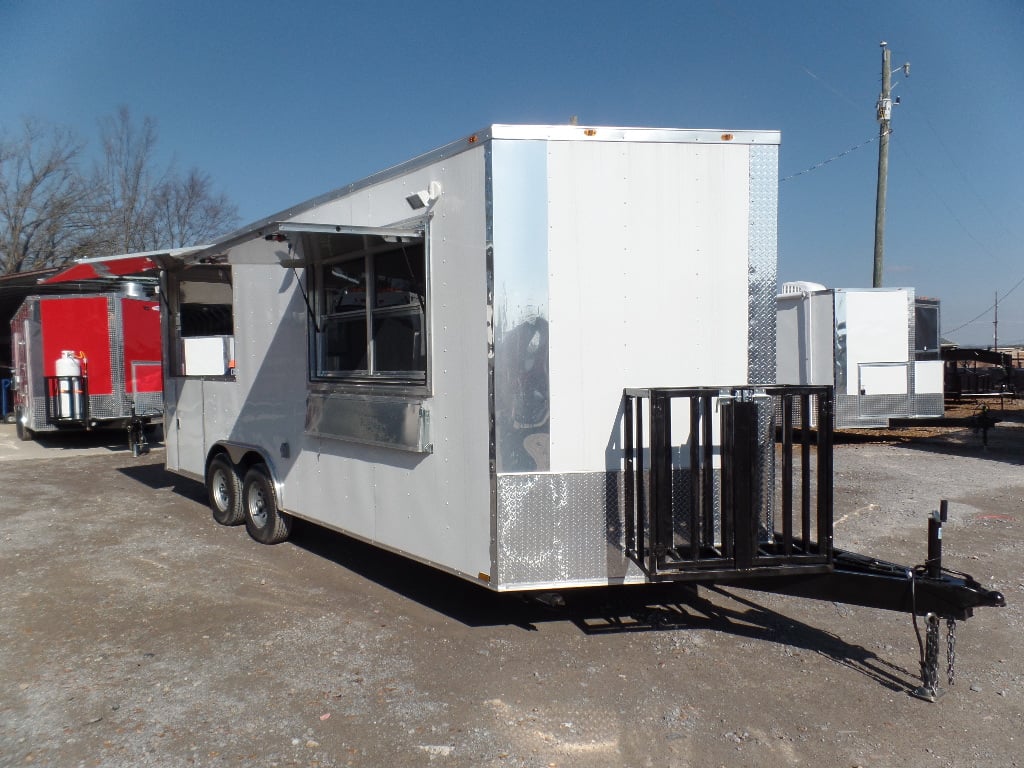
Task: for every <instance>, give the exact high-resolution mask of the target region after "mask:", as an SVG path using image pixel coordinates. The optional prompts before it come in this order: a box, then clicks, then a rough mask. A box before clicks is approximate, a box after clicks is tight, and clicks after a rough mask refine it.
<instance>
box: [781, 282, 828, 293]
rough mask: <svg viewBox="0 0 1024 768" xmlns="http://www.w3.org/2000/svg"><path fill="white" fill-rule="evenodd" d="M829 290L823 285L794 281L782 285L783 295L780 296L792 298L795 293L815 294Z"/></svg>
mask: <svg viewBox="0 0 1024 768" xmlns="http://www.w3.org/2000/svg"><path fill="white" fill-rule="evenodd" d="M826 290H828V289H827V288H826V287H825V286H824V285H822V284H821V283H810V282H808V281H806V280H794V281H793V282H790V283H783V284H782V293H780V294H779V295H780V296H791V295H792V294H794V293H814V292H815V291H826Z"/></svg>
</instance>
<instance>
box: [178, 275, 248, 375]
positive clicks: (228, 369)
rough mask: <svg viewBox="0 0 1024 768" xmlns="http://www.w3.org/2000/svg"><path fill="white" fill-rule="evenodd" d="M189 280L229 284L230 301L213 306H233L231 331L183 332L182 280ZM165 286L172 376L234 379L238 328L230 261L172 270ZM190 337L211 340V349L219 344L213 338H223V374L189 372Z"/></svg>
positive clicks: (208, 344) (230, 310)
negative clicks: (209, 332)
mask: <svg viewBox="0 0 1024 768" xmlns="http://www.w3.org/2000/svg"><path fill="white" fill-rule="evenodd" d="M188 283H209V284H212V285H223V286H227V289H228V292H229V295H230V303H228V304H222V303H216V304H214V305H212V306H226V307H228V308H229V315H230V320H231V333H213V334H204V333H189V334H187V335H185V334H183V333H182V330H183V328H182V326H183V323H182V307H183V302H182V284H188ZM164 286H165V289H164V291H162V293H164V294H165V295H166V302H165V304H166V307H165V309H166V310H167V312H168V323H167V336H168V338H167V355H166V356H165V357H166V362H165V365H166V371H167V375H168V377H170V378H182V379H224V380H234V378H235V375H234V367H233V366H234V342H235V335H236V331H237V328H236V322H235V280H234V274H233V271H232V269H231V267H230V265H228V264H222V265H216V266H214V265H196V266H190V267H186V268H185V269H180V270H168V271H167V272H166V277H165V280H164ZM186 339H202V340H206V341H208V342H209V343H207V344H206V345H204V346H206V347H207V348H208V349H209V350H212V349H213V348H215V347H216V346H218V345H217V344H216V343H213V340H215V339H218V340H220V345H219V346H220V347H221V349H222V353H223V357H224V372H223V373H219V374H218V373H211V372H205V373H204V372H200V373H187V372H186V371H187V365H186V364H187V359H186V358H187V354H186V346H187V342H186ZM197 351H198V350H197Z"/></svg>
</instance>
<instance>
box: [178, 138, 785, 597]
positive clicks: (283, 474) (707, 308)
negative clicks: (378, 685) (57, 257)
mask: <svg viewBox="0 0 1024 768" xmlns="http://www.w3.org/2000/svg"><path fill="white" fill-rule="evenodd" d="M778 145H779V134H778V133H777V132H774V131H750V132H744V131H734V132H723V131H711V130H675V129H641V128H607V127H582V126H580V127H577V126H511V125H493V126H491V127H490V128H488V129H486V130H483V131H480V132H477V133H475V134H473V135H470V136H467V137H465V138H463V139H461V140H459V141H457V142H454V143H452V144H449V145H447V146H445V147H442V148H441V149H438V150H436V151H433V152H430V153H429V154H426V155H423V156H421V157H418V158H416V159H414V160H411V161H409V162H406V163H404V164H402V165H399V166H397V167H394V168H391V169H389V170H386V171H384V172H382V173H378V174H376V175H374V176H371V177H369V178H367V179H365V180H363V181H360V182H357V183H354V184H351V185H349V186H346V187H343V188H341V189H338V190H336V191H334V192H332V193H329V194H327V195H324V196H322V197H318V198H315V199H313V200H310V201H309V202H306V203H303V204H301V205H298V206H296V207H294V208H291V209H289V210H286V211H283V212H282V213H280V214H277V215H275V216H271V217H269V218H267V219H264V220H262V221H259V222H256V223H255V224H253V225H251V226H249V227H246V228H244V229H243V230H241V231H239V232H236V233H234V234H232V235H229V236H227V237H225V238H224V239H223V240H222V241H220V242H218V243H214V244H212V245H210V246H208V247H203V248H200V249H195V250H194V251H193V252H191V253H189V254H188V255H187V256H186V257H185V258H183V259H178V260H176V261H174V262H173V263H169V264H168V269H166V271H165V272H164V286H163V291H164V295H165V297H166V299H167V301H168V304H169V311H168V312H167V313H166V317H167V319H168V321H169V324H168V329H167V331H168V332H167V344H168V348H167V350H166V353H167V354H166V358H165V359H166V360H167V365H166V368H165V370H166V378H165V382H164V389H165V398H166V409H167V410H166V419H165V421H166V425H165V430H166V450H167V468H168V469H170V470H172V471H174V472H177V473H181V474H183V475H187V476H190V477H193V478H196V479H200V480H203V481H204V482H205V483H206V484H207V486H208V488H209V492H210V496H211V503H212V505H213V507H214V515H215V517H217V519H218V520H219V521H221V522H225V523H237V522H241V521H242V520H243V519H244V520H245V521H246V523H247V526H248V527H249V530H250V533H252V534H253V536H254V537H255V538H257V539H259V540H262V541H267V542H272V541H277V540H280V539H283V538H284V537H286V536H287V534H288V525H289V522H290V519H291V518H292V517H297V518H303V519H306V520H310V521H313V522H315V523H318V524H320V525H323V526H326V527H328V528H331V529H335V530H338V531H341V532H344V533H346V534H348V535H351V536H354V537H357V538H359V539H363V540H365V541H367V542H372V543H373V544H375V545H378V546H380V547H384V548H387V549H389V550H393V551H396V552H399V553H402V554H404V555H407V556H409V557H412V558H415V559H418V560H420V561H423V562H426V563H430V564H432V565H434V566H436V567H439V568H441V569H444V570H446V571H450V572H451V573H454V574H458V575H459V576H462V577H465V578H467V579H471V580H473V581H476V582H480V583H483V584H486V585H488V586H489V587H490V588H492V589H495V590H523V589H536V588H543V587H550V586H574V585H596V584H609V583H621V582H625V581H643V580H644V579H645V577H644V574H643V573H642V571H641V570H640V569H639V568H638V567H637V566H636V565H635V564H634V563H633V562H632V561H631V560H630V559H629V558H628V557H627V556H626V554H625V552H624V551H623V546H622V543H621V541H620V540H617V539H616V536H618V539H621V534H622V525H621V523H620V522H619V520H620V518H621V516H622V501H621V496H622V483H621V482H620V480H621V477H622V472H623V464H624V455H623V446H622V438H621V431H622V426H621V424H622V416H623V390H624V389H625V388H628V387H644V386H649V385H651V384H676V383H679V382H686V383H687V384H691V385H701V384H707V385H712V384H718V383H721V382H734V383H744V384H747V383H750V384H770V383H771V382H772V379H773V377H774V375H775V330H774V312H775V303H774V302H775V283H776V209H777V190H778V172H777V159H778ZM263 509H266V510H269V512H268V514H265V515H263V514H262V513H261V510H263ZM277 510H280V511H281V512H283V513H285V514H283V515H281V514H275V512H276V511H277ZM261 515H262V516H261ZM616 532H617V533H616Z"/></svg>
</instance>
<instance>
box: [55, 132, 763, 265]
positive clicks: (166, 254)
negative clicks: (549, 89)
mask: <svg viewBox="0 0 1024 768" xmlns="http://www.w3.org/2000/svg"><path fill="white" fill-rule="evenodd" d="M492 140H503V141H504V140H526V141H584V142H586V141H591V142H592V141H597V142H636V143H652V144H658V143H661V144H745V145H750V144H774V145H777V144H779V143H780V140H781V134H780V133H779V131H774V130H754V131H748V130H721V129H712V128H698V129H692V128H640V127H614V126H583V125H513V124H503V123H496V124H493V125H490V126H487V127H486V128H484V129H482V130H479V131H476V132H475V133H471V134H468V135H466V136H464V137H462V138H460V139H457V140H456V141H453V142H450V143H448V144H446V145H444V146H442V147H439V148H437V149H434V150H431V151H430V152H426V153H424V154H422V155H419V156H417V157H414V158H412V159H411V160H407V161H405V162H403V163H400V164H399V165H395V166H392V167H390V168H386V169H384V170H382V171H378V172H377V173H375V174H372V175H371V176H367V177H365V178H363V179H360V180H359V181H355V182H352V183H350V184H346V185H345V186H342V187H338V188H337V189H334V190H331V191H330V192H327V193H325V194H322V195H318V196H317V197H313V198H310V199H309V200H306V201H304V202H301V203H298V204H297V205H294V206H292V207H290V208H286V209H285V210H283V211H279V212H278V213H275V214H273V215H271V216H267V217H266V218H263V219H259V220H257V221H254V222H253V223H251V224H248V225H247V226H244V227H242V228H241V229H237V230H235V231H233V232H229V233H227V234H226V235H224V236H223V237H221V238H219V239H218V240H216V241H215V242H213V243H209V244H206V245H196V246H191V247H188V248H175V249H167V250H161V251H143V252H139V253H127V254H120V255H117V256H103V257H99V258H92V259H82V260H80V261H78V262H76V264H75V265H74V266H72V267H70V268H68V269H66V270H64V271H62V272H59V273H57V274H56V275H54V276H52V277H49V278H47V279H46V280H45V281H40V282H48V283H56V282H63V281H68V280H88V279H98V278H110V277H114V276H125V275H131V274H137V273H138V272H142V271H146V270H153V269H160V268H162V267H167V266H170V265H172V264H173V263H175V262H178V263H180V262H183V261H202V260H203V259H204V258H206V257H212V256H215V255H218V254H219V253H221V252H223V251H226V250H227V249H228V248H231V247H232V246H235V245H238V244H240V243H244V242H246V241H248V240H252V239H255V238H256V237H265V236H271V235H273V234H274V233H277V232H283V231H285V230H286V229H288V228H289V227H290V228H292V229H293V231H296V228H301V227H322V226H323V225H322V224H315V225H314V224H305V223H303V222H301V221H300V220H298V218H297V217H299V216H301V214H303V213H305V212H307V211H310V210H312V209H314V208H317V207H319V206H322V205H324V204H326V203H330V202H332V201H334V200H338V199H340V198H342V197H345V196H347V195H350V194H352V193H353V192H355V191H357V190H359V189H363V188H365V187H369V186H372V185H375V184H379V183H381V182H383V181H386V180H388V179H392V178H395V177H397V176H400V175H402V174H405V173H409V172H410V171H413V170H415V169H417V168H421V167H423V166H426V165H429V164H431V163H435V162H437V161H439V160H443V159H445V158H448V157H452V156H453V155H456V154H459V153H461V152H465V151H467V150H470V149H473V148H474V147H475V146H477V145H479V144H482V143H485V142H488V141H492ZM422 226H423V224H422V217H417V218H415V219H410V220H408V221H406V222H399V223H397V224H396V225H395V226H394V227H388V228H387V232H386V234H395V232H394V229H395V227H398V228H400V229H401V228H403V227H404V228H407V229H410V230H411V231H412V230H418V229H422ZM342 229H344V231H345V232H355V230H357V229H359V230H366V232H365V233H364V234H384V233H385V232H384V230H380V232H377V231H376V229H375V228H367V227H343V228H337V227H332V228H331V230H330V231H337V232H341V231H342ZM305 231H311V230H308V229H307V230H305ZM411 233H412V232H410V234H411Z"/></svg>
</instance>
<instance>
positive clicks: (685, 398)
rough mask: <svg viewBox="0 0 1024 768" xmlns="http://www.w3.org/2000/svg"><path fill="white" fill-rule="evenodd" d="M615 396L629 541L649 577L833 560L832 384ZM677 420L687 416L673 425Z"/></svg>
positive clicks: (817, 565)
mask: <svg viewBox="0 0 1024 768" xmlns="http://www.w3.org/2000/svg"><path fill="white" fill-rule="evenodd" d="M623 397H624V408H623V410H624V424H623V427H624V430H623V431H624V436H623V446H624V449H625V451H624V452H625V521H624V530H625V537H626V551H627V554H628V555H629V556H630V557H631V558H632V559H633V560H634V561H635V562H636V563H637V564H638V565H639V566H640V568H641V569H642V570H643V571H644V572H645V573H646V574H647V576H648V578H650V579H651V580H656V581H657V580H673V581H685V580H694V581H697V580H700V581H707V580H712V579H714V580H728V579H736V578H747V577H750V576H757V575H763V576H769V575H775V576H784V575H790V576H792V575H797V574H811V573H823V572H829V571H831V570H832V568H833V560H834V553H833V549H832V501H833V499H832V423H833V422H832V408H833V395H832V389H831V388H830V387H807V386H801V387H797V386H763V387H753V386H745V387H678V388H648V389H626V390H625V391H624V393H623ZM680 408H681V409H682V412H681V413H680V410H679V409H680ZM716 413H717V414H718V416H719V419H718V422H719V423H718V424H717V425H716V424H715V415H716ZM674 414H676V416H677V418H675V419H674ZM686 414H688V419H686V418H685V416H686ZM674 421H677V422H681V423H682V424H683V425H682V426H679V425H677V429H676V431H677V434H676V435H673V429H672V427H673V422H674ZM776 423H778V432H779V433H780V437H781V442H780V445H779V446H778V451H779V453H780V456H779V458H778V461H777V462H776V456H775V450H776V448H775V445H774V442H775V439H774V438H775V434H774V429H773V427H774V426H775V425H776ZM716 427H717V429H716ZM716 431H717V432H718V433H719V437H720V444H721V448H720V453H718V451H717V449H716V447H715V439H714V438H715V435H716ZM678 432H683V433H684V434H685V440H681V439H680V438H682V437H683V436H684V435H680V434H678ZM716 454H718V456H719V462H718V465H717V467H716V463H715V458H716ZM674 457H676V461H675V462H674V461H673V458H674ZM776 463H777V464H778V466H777V470H778V476H777V477H776ZM679 464H685V466H678V465H679ZM680 475H682V477H680ZM681 489H682V490H681ZM680 495H683V496H684V497H687V498H684V499H683V500H680V499H679V496H680ZM680 531H682V532H683V533H682V535H681V534H680Z"/></svg>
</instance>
